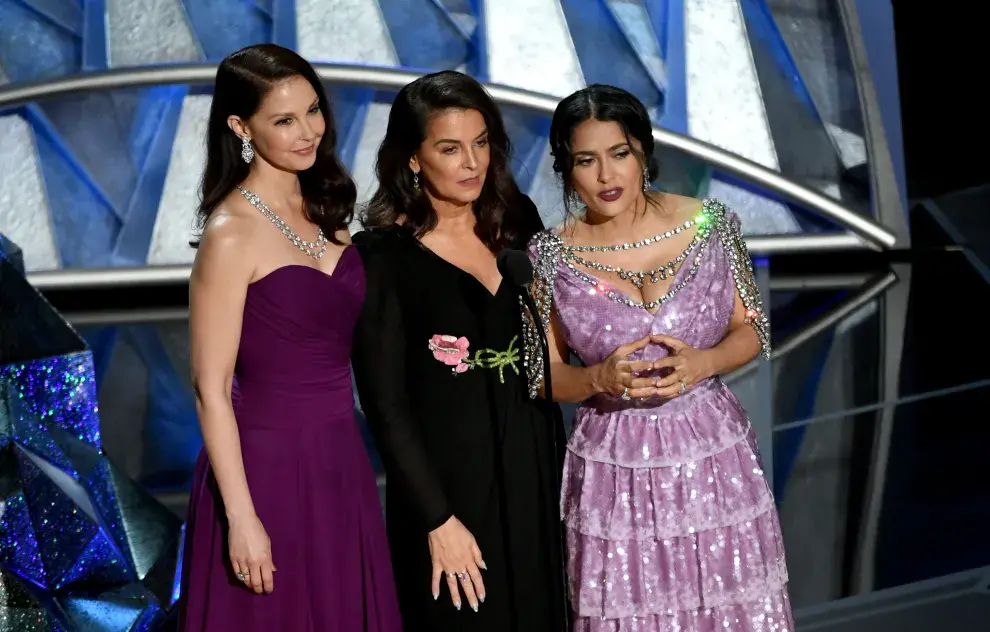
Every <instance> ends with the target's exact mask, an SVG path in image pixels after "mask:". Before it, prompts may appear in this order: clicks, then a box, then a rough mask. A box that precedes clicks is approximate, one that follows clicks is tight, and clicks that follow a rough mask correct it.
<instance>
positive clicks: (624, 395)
mask: <svg viewBox="0 0 990 632" xmlns="http://www.w3.org/2000/svg"><path fill="white" fill-rule="evenodd" d="M622 399H624V400H626V401H627V402H628V401H629V400H630V399H632V398H631V397H629V387H628V386H627V387H626V388H624V389H622Z"/></svg>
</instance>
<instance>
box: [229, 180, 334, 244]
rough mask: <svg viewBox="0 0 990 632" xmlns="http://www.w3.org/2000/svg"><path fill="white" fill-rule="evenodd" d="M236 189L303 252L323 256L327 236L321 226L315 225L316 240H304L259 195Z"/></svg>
mask: <svg viewBox="0 0 990 632" xmlns="http://www.w3.org/2000/svg"><path fill="white" fill-rule="evenodd" d="M237 190H238V191H240V192H241V195H243V196H244V198H245V199H246V200H247V201H248V202H249V203H250V204H251V206H253V207H254V208H256V209H258V210H259V211H260V212H261V214H262V215H264V216H265V217H267V218H268V221H270V222H271V223H272V224H275V227H276V228H278V229H279V231H281V233H282V234H283V235H285V237H286V239H288V240H289V241H291V242H292V243H293V244H294V245H295V247H296V248H298V249H299V250H301V251H302V252H303V253H304V254H307V255H309V256H310V257H312V258H314V259H319V258H321V257H322V256H323V253H325V252H326V251H327V238H326V236H325V235H324V234H323V229H322V228H319V227H317V232H316V241H306V240H305V239H303V238H301V237H300V236H299V235H297V234H296V231H294V230H292V227H291V226H289V225H288V224H286V223H285V220H283V219H282V218H281V217H279V216H278V215H276V214H275V211H273V210H272V209H270V208H268V205H267V204H265V203H264V202H263V201H262V200H261V198H260V197H258V196H257V195H255V194H254V193H251V192H250V191H248V190H247V189H245V188H243V187H241V186H238V187H237Z"/></svg>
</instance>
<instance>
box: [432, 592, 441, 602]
mask: <svg viewBox="0 0 990 632" xmlns="http://www.w3.org/2000/svg"><path fill="white" fill-rule="evenodd" d="M439 598H440V593H433V601H436V600H437V599H439Z"/></svg>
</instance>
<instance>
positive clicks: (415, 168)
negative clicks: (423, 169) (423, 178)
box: [409, 156, 420, 173]
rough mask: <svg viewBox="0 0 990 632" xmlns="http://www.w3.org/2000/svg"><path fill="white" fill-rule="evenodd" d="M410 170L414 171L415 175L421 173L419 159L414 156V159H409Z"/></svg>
mask: <svg viewBox="0 0 990 632" xmlns="http://www.w3.org/2000/svg"><path fill="white" fill-rule="evenodd" d="M409 168H410V169H412V171H413V173H419V171H420V167H419V158H417V157H416V156H413V157H412V158H410V159H409Z"/></svg>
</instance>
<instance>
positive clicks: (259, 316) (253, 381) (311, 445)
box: [179, 248, 402, 632]
mask: <svg viewBox="0 0 990 632" xmlns="http://www.w3.org/2000/svg"><path fill="white" fill-rule="evenodd" d="M352 251H353V248H348V249H346V250H345V251H344V253H343V255H342V258H341V260H340V262H339V263H338V264H337V267H336V269H335V270H334V272H333V274H332V275H326V274H324V273H322V272H321V271H319V270H316V269H314V268H308V267H306V266H301V265H290V266H285V267H282V268H278V269H277V270H275V271H274V272H272V273H271V274H269V275H268V276H266V277H264V278H262V279H260V280H258V281H256V282H254V283H252V284H251V285H250V286H249V287H248V292H247V298H246V300H245V304H244V317H243V325H242V332H241V343H240V349H239V350H238V355H237V364H236V367H235V371H234V388H233V392H232V399H233V405H234V414H235V416H236V418H237V425H238V429H239V432H240V439H241V452H242V454H243V456H244V469H245V470H246V473H247V481H248V486H249V487H250V489H251V497H252V499H253V501H254V504H255V508H256V510H257V512H258V517H259V518H260V519H261V522H262V524H264V526H265V530H266V531H267V532H268V536H269V538H271V543H272V559H273V561H274V563H275V566H276V568H278V571H277V572H276V573H275V590H274V592H273V593H272V594H270V595H256V594H254V593H253V592H251V591H249V590H248V589H246V588H245V587H244V586H243V585H242V584H241V583H240V582H239V581H238V580H237V579H236V578H235V577H234V576H233V572H232V570H231V566H230V562H229V557H228V550H227V526H226V522H225V518H224V511H223V506H222V500H221V497H220V493H219V490H218V489H217V484H216V479H215V478H214V476H213V472H212V470H211V468H210V464H209V460H208V458H207V456H206V452H205V450H204V451H201V452H200V456H199V460H198V462H197V464H196V470H195V475H194V478H193V487H192V494H191V497H190V499H189V520H188V522H187V524H186V542H185V551H184V555H183V568H182V595H181V601H180V605H179V608H180V610H179V619H180V620H179V631H180V632H216V631H218V630H236V631H237V632H271V631H273V630H286V631H288V630H292V632H361V631H365V632H399V631H400V630H401V629H402V626H401V623H400V620H399V611H398V606H397V602H396V596H395V587H394V582H393V577H392V569H391V566H390V561H389V551H388V542H387V540H386V537H385V528H384V521H383V518H382V510H381V505H380V502H379V498H378V490H377V487H376V485H375V475H374V472H373V470H372V467H371V462H370V460H369V458H368V455H367V452H366V450H365V446H364V443H363V441H362V438H361V434H360V430H359V428H358V426H357V422H356V420H355V417H354V399H353V394H352V389H351V373H350V350H351V336H352V333H353V330H354V325H355V322H356V320H357V316H358V313H359V312H360V309H361V305H362V303H363V301H364V289H365V288H364V283H365V279H364V268H363V267H362V266H361V259H360V258H359V257H358V256H357V255H356V253H355V252H352Z"/></svg>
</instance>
